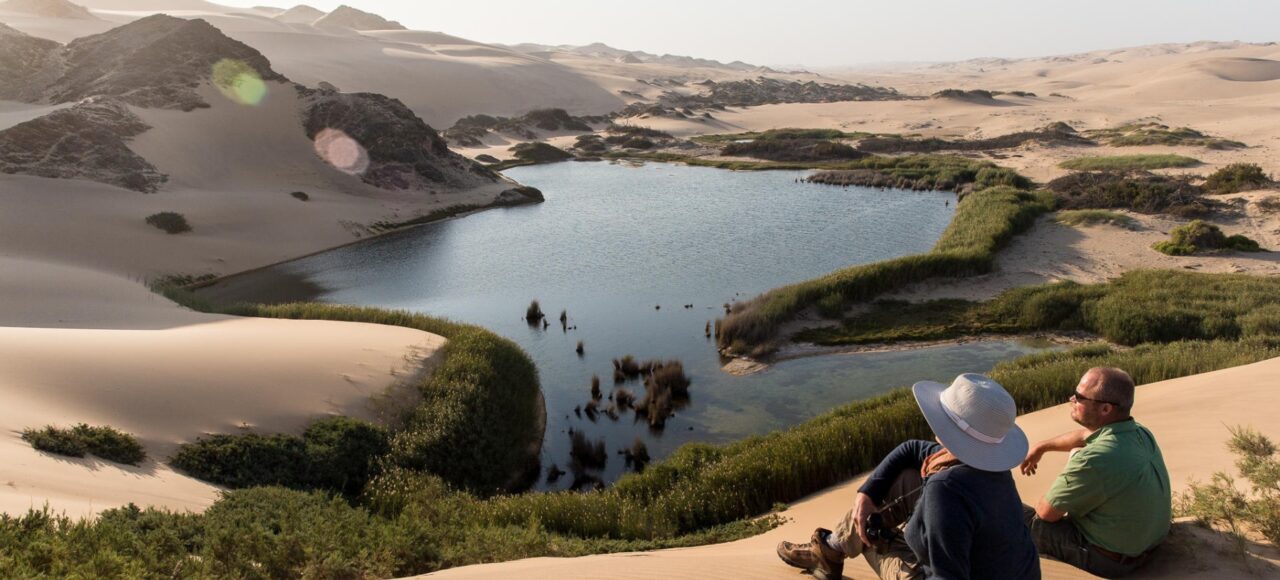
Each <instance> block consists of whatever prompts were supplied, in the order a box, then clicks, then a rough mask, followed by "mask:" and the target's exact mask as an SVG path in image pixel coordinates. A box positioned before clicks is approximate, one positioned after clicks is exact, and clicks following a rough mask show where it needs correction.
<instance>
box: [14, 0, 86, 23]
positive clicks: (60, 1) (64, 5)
mask: <svg viewBox="0 0 1280 580" xmlns="http://www.w3.org/2000/svg"><path fill="white" fill-rule="evenodd" d="M0 11H5V12H14V13H17V14H28V15H31V16H41V17H44V18H71V19H80V20H98V19H99V18H98V17H97V16H94V15H93V14H92V13H91V12H89V10H88V9H86V8H85V7H84V6H81V5H79V4H75V3H72V2H69V1H68V0H6V1H5V2H3V3H0Z"/></svg>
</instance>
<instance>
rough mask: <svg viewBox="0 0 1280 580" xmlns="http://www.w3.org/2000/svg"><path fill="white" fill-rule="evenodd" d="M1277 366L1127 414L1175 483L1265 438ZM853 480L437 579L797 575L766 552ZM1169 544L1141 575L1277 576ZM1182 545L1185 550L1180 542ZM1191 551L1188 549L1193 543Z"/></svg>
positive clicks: (1062, 418)
mask: <svg viewBox="0 0 1280 580" xmlns="http://www.w3.org/2000/svg"><path fill="white" fill-rule="evenodd" d="M1277 375H1280V359H1273V360H1269V361H1264V362H1261V363H1256V364H1252V365H1248V366H1243V367H1236V368H1233V369H1226V370H1222V371H1217V372H1212V373H1206V374H1203V375H1198V376H1192V377H1184V378H1180V379H1173V380H1169V381H1163V382H1159V383H1153V384H1150V385H1145V386H1142V387H1140V388H1139V389H1138V396H1137V401H1136V403H1135V407H1134V408H1135V416H1136V417H1137V418H1138V420H1139V421H1140V422H1142V423H1143V424H1145V425H1146V426H1147V427H1149V428H1150V429H1151V430H1152V432H1153V433H1155V435H1156V438H1157V439H1158V440H1159V441H1160V446H1161V448H1162V449H1163V451H1164V456H1165V461H1166V464H1167V465H1168V468H1169V474H1170V478H1171V480H1172V482H1173V483H1174V485H1175V487H1176V490H1179V491H1180V490H1182V489H1185V487H1186V484H1187V483H1188V481H1190V480H1192V479H1198V480H1201V481H1203V480H1206V479H1208V477H1209V476H1210V475H1211V474H1212V473H1213V472H1214V471H1217V470H1224V469H1230V468H1231V465H1232V456H1231V455H1229V454H1228V453H1226V452H1225V451H1224V447H1223V444H1224V442H1225V441H1226V439H1227V438H1228V436H1229V433H1228V432H1227V426H1234V425H1252V426H1253V427H1255V428H1257V429H1259V430H1260V431H1262V432H1263V433H1264V434H1266V435H1268V436H1270V437H1272V438H1273V439H1276V438H1280V425H1278V424H1277V423H1276V422H1275V421H1274V420H1273V418H1272V415H1273V410H1274V409H1275V407H1276V404H1277V401H1276V393H1275V392H1274V389H1272V388H1271V385H1272V384H1274V382H1275V377H1276V376H1277ZM1018 424H1019V425H1020V426H1022V428H1023V429H1024V430H1026V431H1027V434H1028V436H1029V437H1030V438H1031V439H1032V440H1039V439H1042V438H1046V437H1050V436H1053V435H1057V434H1058V433H1061V432H1063V431H1066V430H1068V429H1071V428H1072V427H1074V423H1072V422H1071V420H1070V418H1069V417H1068V411H1067V409H1066V407H1065V406H1058V407H1053V408H1050V409H1045V410H1043V411H1039V412H1036V413H1031V414H1029V415H1026V416H1024V417H1022V418H1020V419H1019V420H1018ZM1065 461H1066V455H1065V454H1055V455H1051V456H1048V457H1046V458H1045V460H1044V461H1043V462H1042V463H1041V466H1040V471H1039V472H1038V473H1037V474H1036V475H1035V476H1032V477H1024V476H1022V475H1015V479H1016V480H1017V482H1018V490H1019V491H1020V492H1021V494H1022V496H1023V498H1024V500H1026V501H1035V500H1036V499H1037V498H1039V496H1040V495H1041V494H1043V493H1044V492H1045V491H1046V490H1047V489H1048V487H1049V484H1050V483H1052V481H1053V477H1054V475H1055V474H1056V473H1057V472H1058V471H1059V470H1061V468H1062V466H1063V464H1064V463H1065ZM859 484H860V480H855V481H850V482H847V483H844V484H840V485H837V486H835V487H832V488H830V489H828V490H826V491H823V492H820V493H818V494H815V495H813V496H810V497H808V498H805V499H804V500H801V501H799V502H797V503H795V504H793V505H792V506H791V507H790V508H789V509H787V510H786V512H785V513H784V515H785V516H786V517H787V518H788V520H789V521H788V522H787V523H786V524H785V525H783V526H781V527H779V528H777V529H775V530H772V531H770V532H768V533H765V534H762V535H760V536H757V537H753V538H748V539H745V540H740V541H737V542H731V543H727V544H718V545H712V546H703V547H697V548H683V549H676V550H662V551H657V552H642V553H626V554H613V555H600V556H588V557H584V558H569V559H562V558H532V559H528V560H520V561H516V562H508V563H502V564H486V565H480V566H469V567H464V568H456V569H453V570H446V571H443V572H439V573H436V574H432V575H429V577H432V578H435V577H439V578H530V579H533V578H548V579H552V578H583V579H586V578H725V579H729V578H734V579H738V578H751V579H768V578H779V579H788V578H804V576H800V575H799V574H798V571H797V570H795V569H793V568H790V567H788V566H787V565H785V564H783V563H782V562H781V561H779V560H778V558H777V556H775V555H774V553H773V548H774V546H775V545H776V544H777V542H779V541H781V540H784V539H792V540H794V539H796V538H800V539H807V538H808V536H809V534H810V533H811V532H812V531H813V528H815V527H818V526H824V527H831V526H832V525H833V524H834V523H835V522H836V521H837V520H838V519H839V517H840V516H841V515H842V514H843V513H844V512H845V511H846V510H847V509H848V508H849V506H850V503H851V501H852V496H853V494H854V493H855V491H856V488H857V486H858V485H859ZM1176 537H1177V545H1176V546H1174V547H1173V548H1174V549H1167V550H1165V551H1164V552H1162V554H1161V556H1160V557H1159V559H1158V560H1156V561H1155V562H1153V563H1152V565H1151V566H1150V567H1149V568H1148V569H1146V570H1144V571H1143V572H1142V573H1141V574H1139V577H1149V578H1157V577H1158V578H1200V577H1206V576H1205V575H1206V574H1212V576H1213V577H1215V578H1232V577H1235V578H1245V577H1266V578H1280V554H1277V551H1276V550H1275V548H1274V547H1265V546H1254V547H1253V548H1252V549H1253V550H1254V551H1256V552H1258V554H1260V555H1255V556H1253V557H1251V562H1252V566H1253V567H1252V568H1246V567H1245V566H1244V565H1243V564H1242V563H1241V562H1240V561H1239V560H1238V557H1235V556H1230V555H1229V554H1224V553H1220V552H1221V551H1222V550H1225V549H1227V548H1226V546H1225V545H1224V544H1223V541H1222V539H1221V538H1220V537H1217V536H1216V535H1215V534H1205V533H1202V532H1197V531H1196V530H1194V529H1193V526H1190V525H1185V524H1180V525H1178V526H1177V536H1176ZM1187 548H1189V549H1187ZM1192 550H1194V551H1192ZM1043 571H1044V574H1045V577H1046V578H1080V577H1086V576H1087V575H1086V574H1083V573H1080V572H1079V571H1076V570H1074V569H1072V568H1070V567H1067V566H1064V565H1062V564H1060V563H1057V562H1051V561H1043ZM845 576H846V577H850V578H874V577H875V576H874V574H873V573H872V572H871V569H870V568H869V567H868V566H867V565H866V564H865V562H863V561H862V560H857V561H853V562H850V563H849V564H848V565H847V566H846V568H845Z"/></svg>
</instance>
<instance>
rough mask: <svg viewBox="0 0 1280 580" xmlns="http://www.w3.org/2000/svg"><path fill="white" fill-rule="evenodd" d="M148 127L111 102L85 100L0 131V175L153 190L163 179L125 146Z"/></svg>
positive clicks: (135, 189) (124, 108)
mask: <svg viewBox="0 0 1280 580" xmlns="http://www.w3.org/2000/svg"><path fill="white" fill-rule="evenodd" d="M149 128H150V127H148V126H147V124H146V123H143V122H142V119H139V118H138V116H137V115H135V114H133V112H132V111H130V110H129V108H128V107H126V106H125V105H124V104H122V103H121V102H119V101H118V100H116V99H113V98H109V97H104V98H97V99H89V100H86V101H84V102H82V103H79V104H77V105H75V106H72V107H69V108H66V109H60V110H57V111H54V112H52V113H49V114H48V115H45V116H43V117H40V118H38V119H33V120H31V121H27V122H25V123H20V124H18V125H14V126H13V127H10V128H8V129H5V130H3V131H0V172H4V173H23V174H27V175H36V176H39V177H58V178H65V179H87V180H91V181H97V182H101V183H108V184H111V185H117V186H119V187H123V188H125V189H132V190H134V191H142V192H154V191H156V189H157V188H158V187H159V186H160V184H161V183H164V181H165V180H166V179H167V177H166V176H165V175H163V174H161V173H160V172H159V171H158V170H157V169H156V168H155V166H153V165H151V164H150V163H148V162H147V160H146V159H143V158H142V157H141V156H140V155H138V154H137V153H134V152H133V151H132V150H131V149H129V147H128V145H126V141H128V139H130V138H131V137H134V136H137V135H139V134H141V133H142V132H144V131H146V130H147V129H149Z"/></svg>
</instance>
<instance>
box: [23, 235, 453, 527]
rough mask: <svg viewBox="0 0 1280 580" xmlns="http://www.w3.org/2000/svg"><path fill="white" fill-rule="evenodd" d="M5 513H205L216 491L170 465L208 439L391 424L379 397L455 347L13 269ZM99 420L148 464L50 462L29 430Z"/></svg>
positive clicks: (111, 281) (115, 279)
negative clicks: (210, 307) (124, 434)
mask: <svg viewBox="0 0 1280 580" xmlns="http://www.w3.org/2000/svg"><path fill="white" fill-rule="evenodd" d="M0 272H4V273H5V275H4V276H0V350H2V351H3V352H4V353H5V364H4V365H0V399H3V400H4V404H3V405H0V464H3V465H5V469H4V474H3V475H0V511H2V512H5V513H9V514H18V513H23V512H25V511H26V510H27V509H28V508H29V507H36V508H39V507H41V506H42V505H44V504H45V503H46V502H47V503H48V505H49V506H50V507H51V508H52V509H54V511H59V512H60V511H64V510H65V511H66V513H67V514H69V515H73V516H81V515H87V514H90V513H96V512H97V511H100V510H102V509H105V508H109V507H113V506H117V505H122V504H125V503H128V502H135V503H138V504H141V505H157V506H163V507H168V508H173V509H179V510H186V509H190V510H199V509H202V508H204V507H206V506H208V505H209V504H210V503H211V502H213V500H214V499H216V498H217V493H218V490H217V489H216V488H214V487H212V486H210V485H207V484H205V483H202V482H199V481H196V480H194V479H191V478H188V477H186V476H183V475H181V474H177V473H174V472H173V471H172V470H171V469H169V468H168V467H167V466H164V465H162V464H160V463H159V462H158V461H157V460H159V459H164V458H166V457H168V456H169V455H170V454H172V453H173V451H174V449H175V446H176V445H177V444H178V443H181V442H184V441H191V440H193V439H195V438H196V437H198V436H200V435H202V434H204V433H228V432H235V431H236V430H237V429H238V428H241V427H253V428H257V429H260V430H262V431H265V432H298V431H300V430H301V429H302V428H303V427H305V425H306V424H307V423H308V422H310V421H311V420H314V419H316V418H319V417H323V416H325V415H328V414H335V413H336V414H344V415H350V416H356V417H363V418H368V419H378V418H379V417H380V415H381V413H382V409H380V408H379V405H378V404H377V400H378V398H379V397H378V396H379V395H381V394H382V393H384V392H387V390H388V389H389V388H393V385H398V384H400V383H401V382H402V381H405V380H406V379H408V378H410V377H411V376H412V375H413V374H415V373H417V372H418V369H420V368H422V367H423V365H424V364H425V363H427V362H429V360H430V359H431V357H432V356H433V355H434V353H435V352H436V350H437V349H438V348H439V346H440V345H441V344H442V343H443V339H442V338H440V337H438V336H434V335H429V334H426V333H423V332H419V331H415V330H409V329H404V328H398V327H387V326H380V325H372V324H349V323H340V322H327V321H287V320H268V319H256V318H236V317H227V316H214V315H207V314H201V313H197V312H192V311H189V310H185V309H182V308H180V307H178V306H177V305H175V304H173V303H171V302H169V301H167V300H165V299H164V298H162V297H159V296H157V295H155V294H152V293H151V292H150V291H148V290H147V289H146V288H145V287H143V286H142V285H140V284H138V283H137V282H136V281H134V280H130V279H127V278H122V277H119V276H117V275H113V274H109V273H104V272H101V271H96V270H90V269H87V268H82V267H75V266H64V265H57V264H53V263H49V262H46V261H35V260H28V259H21V258H12V257H0ZM79 422H86V423H90V424H96V425H110V426H113V427H116V428H119V429H122V430H125V431H128V432H131V433H134V434H136V435H137V436H138V437H139V439H140V440H141V441H142V443H143V444H144V445H145V446H146V448H147V451H148V454H149V455H150V456H151V458H150V459H148V460H147V461H146V462H145V463H143V465H141V466H140V467H137V468H134V467H128V466H121V465H117V464H114V463H109V462H105V461H100V460H96V459H93V458H85V459H70V458H64V457H61V456H56V455H49V454H45V453H41V452H37V451H35V450H34V449H32V448H31V446H30V445H28V444H27V443H26V442H24V441H22V440H21V439H20V438H19V435H20V433H21V431H22V430H23V429H26V428H38V427H43V426H44V425H49V424H53V425H59V426H70V425H73V424H75V423H79Z"/></svg>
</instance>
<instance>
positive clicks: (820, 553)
mask: <svg viewBox="0 0 1280 580" xmlns="http://www.w3.org/2000/svg"><path fill="white" fill-rule="evenodd" d="M830 534H831V530H828V529H825V528H818V529H816V530H814V531H813V537H812V538H810V539H809V543H807V544H793V543H791V542H781V543H779V544H778V557H779V558H782V561H783V562H786V563H787V564H790V565H792V566H795V567H796V568H802V569H804V570H805V571H806V572H812V573H813V576H814V577H815V578H818V579H819V580H839V578H841V577H842V576H843V574H844V554H841V553H840V552H838V551H836V550H834V549H832V548H831V546H828V545H827V541H826V539H827V538H826V537H827V536H828V535H830Z"/></svg>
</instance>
